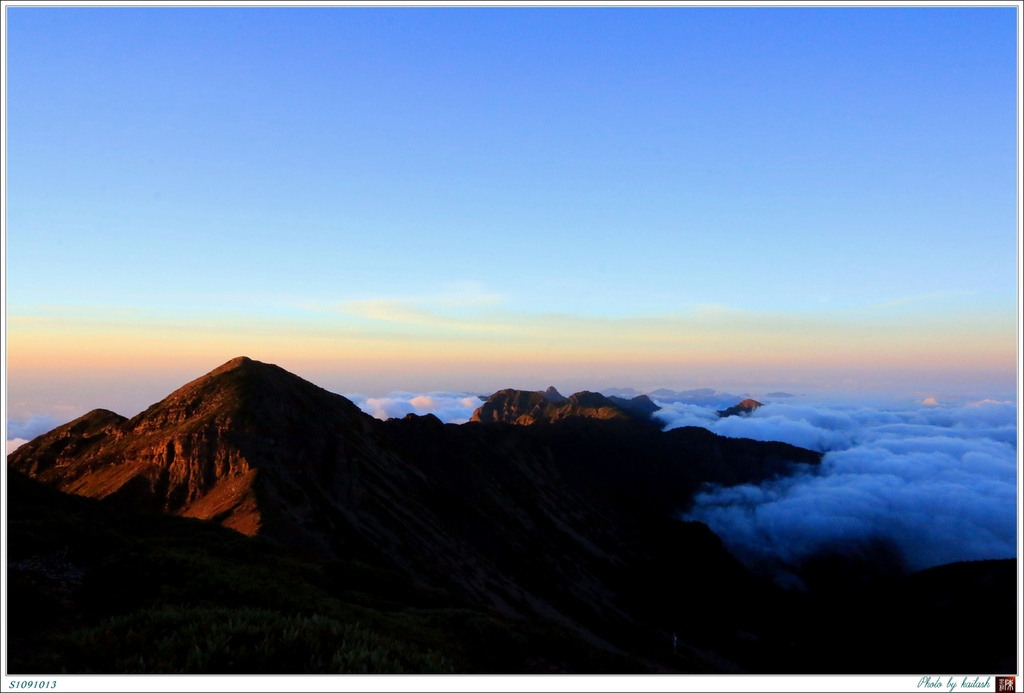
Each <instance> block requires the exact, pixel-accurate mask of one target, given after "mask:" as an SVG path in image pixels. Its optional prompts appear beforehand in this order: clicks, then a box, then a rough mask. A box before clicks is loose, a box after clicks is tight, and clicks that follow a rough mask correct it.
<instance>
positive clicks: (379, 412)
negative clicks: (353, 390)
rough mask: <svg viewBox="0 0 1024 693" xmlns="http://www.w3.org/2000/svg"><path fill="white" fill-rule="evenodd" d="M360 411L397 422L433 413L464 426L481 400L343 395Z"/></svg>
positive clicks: (448, 394)
mask: <svg viewBox="0 0 1024 693" xmlns="http://www.w3.org/2000/svg"><path fill="white" fill-rule="evenodd" d="M345 396H346V397H347V398H348V399H350V400H351V401H352V402H354V403H355V404H356V406H358V407H359V408H360V409H362V410H363V411H364V412H366V413H367V414H369V415H370V416H374V417H376V418H378V419H382V420H385V419H400V418H402V417H403V416H405V415H407V414H416V415H417V416H423V415H425V414H433V415H434V416H436V417H437V418H439V419H441V421H443V422H444V423H465V422H467V421H469V417H471V416H472V415H473V412H474V411H476V410H477V408H478V407H479V406H480V405H481V404H483V400H482V399H480V398H479V397H476V396H473V395H465V394H457V393H452V392H431V393H428V394H425V395H420V394H413V393H411V392H392V393H391V394H389V395H388V396H386V397H365V396H363V395H345Z"/></svg>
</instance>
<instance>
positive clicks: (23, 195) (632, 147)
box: [5, 7, 1019, 415]
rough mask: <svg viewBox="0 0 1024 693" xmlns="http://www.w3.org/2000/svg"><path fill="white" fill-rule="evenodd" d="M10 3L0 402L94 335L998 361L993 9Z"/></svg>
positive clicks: (503, 356)
mask: <svg viewBox="0 0 1024 693" xmlns="http://www.w3.org/2000/svg"><path fill="white" fill-rule="evenodd" d="M6 12H7V18H6V21H7V25H6V31H7V41H8V43H7V55H6V57H5V60H6V70H7V100H6V106H7V128H8V130H7V133H8V139H7V147H6V156H7V173H8V180H7V198H6V203H7V218H6V238H7V257H6V261H7V267H6V271H7V276H6V281H7V318H8V331H9V336H10V339H9V341H8V355H9V362H8V367H9V372H8V377H9V382H10V383H11V388H12V390H15V389H16V390H17V392H18V393H19V394H18V395H17V396H16V397H12V401H15V400H17V401H21V400H19V399H18V397H21V394H20V393H27V392H28V391H29V390H31V389H32V388H33V387H37V388H38V387H39V385H38V383H39V382H41V381H40V378H43V377H44V374H50V375H52V374H53V373H57V372H60V373H64V374H71V373H74V372H81V371H82V370H83V369H86V370H87V369H90V368H91V369H93V370H95V369H96V368H99V366H96V365H95V363H98V362H99V361H102V360H103V359H102V358H101V355H102V353H103V350H104V349H107V346H105V345H111V344H114V343H117V344H118V345H119V346H118V347H117V348H116V349H114V350H113V351H109V353H110V354H112V355H111V356H110V358H109V359H108V360H109V361H111V363H110V364H107V365H106V366H103V368H106V369H107V370H106V371H104V372H109V373H114V372H115V371H116V370H117V369H116V368H115V366H116V365H117V364H118V363H122V364H128V363H130V364H131V366H132V368H135V371H136V376H137V374H138V373H141V372H143V371H145V370H146V369H147V368H148V369H150V370H160V369H161V368H163V369H164V370H165V371H167V372H170V370H173V369H174V368H177V370H175V371H174V373H175V377H178V375H179V374H182V373H186V372H190V373H194V374H195V375H199V374H200V373H202V372H204V371H206V370H209V369H212V368H213V367H215V366H217V365H219V364H220V363H222V362H224V361H226V360H228V359H229V358H231V357H233V356H237V355H239V354H241V353H247V354H248V355H250V356H252V357H254V358H260V359H261V360H271V361H276V362H279V363H281V365H283V366H286V367H291V368H292V369H294V370H297V371H299V372H302V373H304V374H314V373H315V374H318V375H320V377H321V379H322V378H324V377H328V379H330V378H336V382H337V383H338V385H337V386H338V387H342V388H343V387H344V386H345V383H346V382H350V381H349V380H345V377H349V378H350V380H351V379H352V378H354V379H355V380H357V381H358V382H357V383H356V384H357V385H358V387H359V389H360V390H362V391H364V392H369V391H370V390H373V389H374V387H376V390H377V392H387V391H390V390H394V389H414V388H415V387H416V386H417V385H420V384H422V386H423V387H432V388H445V387H447V388H451V387H463V386H465V387H467V388H471V387H472V385H473V383H479V385H478V388H479V389H482V390H485V389H487V388H496V387H506V386H519V385H521V384H522V383H520V382H511V381H510V380H515V379H516V378H520V379H527V378H528V377H529V374H531V373H538V372H542V373H543V375H544V377H546V378H549V379H550V378H556V379H557V377H558V374H559V373H565V378H566V379H567V380H573V379H575V380H574V381H573V383H572V384H566V383H557V382H556V384H560V385H561V386H562V387H565V388H566V389H569V390H572V389H574V387H573V385H578V386H580V388H579V389H582V387H584V386H587V385H588V384H589V383H590V382H593V381H594V380H596V379H597V375H598V374H601V375H602V376H607V377H608V378H616V379H617V381H616V382H608V383H604V384H605V385H608V386H610V385H622V386H626V385H631V386H639V387H641V388H643V387H645V386H647V387H650V388H654V387H658V386H669V387H686V386H698V385H711V386H723V385H725V384H726V382H727V381H728V380H729V379H730V377H732V376H733V375H735V372H736V367H737V365H738V364H741V363H742V364H744V365H745V366H746V370H744V371H743V376H742V378H741V379H746V381H747V382H752V381H754V380H757V374H758V373H759V372H760V373H765V372H768V371H770V372H771V377H770V378H768V377H766V378H764V379H763V382H764V386H765V387H766V388H768V387H772V386H778V385H782V386H785V385H786V384H787V383H790V384H792V383H794V382H796V384H797V385H803V386H805V387H812V386H819V387H829V386H831V385H834V384H835V383H834V382H831V381H835V382H839V381H840V380H842V381H843V382H845V383H847V385H851V383H852V385H851V387H852V386H855V385H856V382H857V381H858V379H862V377H861V376H857V375H855V376H850V375H849V374H845V375H843V376H841V377H840V376H839V375H836V376H835V377H834V378H831V380H830V376H829V372H830V371H829V369H830V368H831V367H832V366H835V365H837V364H840V363H841V364H842V365H847V366H848V365H850V364H854V365H857V364H860V366H862V367H863V369H864V370H865V372H867V371H868V370H875V371H880V370H881V371H886V372H889V371H892V372H895V371H907V369H908V368H909V367H911V366H913V365H914V363H915V358H916V357H915V356H914V353H915V349H923V350H924V351H925V352H928V351H929V350H930V349H933V348H935V349H937V351H936V353H935V355H934V357H933V358H930V357H929V356H928V354H927V353H925V354H924V356H923V358H922V361H923V365H922V367H921V370H920V372H919V373H918V372H917V371H915V373H917V375H918V376H919V377H916V378H912V379H911V380H912V382H909V381H908V383H907V384H904V385H901V386H900V387H902V388H903V389H904V390H907V391H910V390H913V391H914V392H919V393H927V392H933V391H938V390H939V389H941V388H943V387H946V388H947V389H948V388H949V387H954V386H955V387H963V383H964V381H965V379H966V380H968V381H969V380H970V378H971V377H973V376H972V374H977V378H978V379H979V382H980V380H984V381H985V384H984V387H986V388H989V389H991V388H1002V390H1004V391H1010V392H1011V393H1012V390H1013V389H1014V387H1015V385H1014V374H1015V368H1016V342H1015V337H1016V301H1017V259H1016V258H1017V238H1018V221H1017V205H1018V201H1017V194H1018V184H1019V183H1018V180H1017V177H1016V167H1017V163H1018V162H1017V146H1018V145H1017V117H1018V116H1017V110H1016V109H1017V102H1018V96H1017V90H1016V86H1017V74H1016V67H1017V58H1016V54H1017V37H1016V22H1017V18H1016V12H1017V10H1016V9H1015V8H1012V7H1002V8H993V7H988V8H948V7H945V8H909V9H908V8H881V7H875V8H758V9H751V8H733V7H729V8H724V7H723V8H685V7H675V8H672V7H657V8H525V9H524V8H425V7H418V8H404V9H402V8H340V7H336V8H319V9H310V8H154V7H148V8H134V9H126V8H116V9H114V8H84V7H79V8H49V7H44V8H25V7H10V8H7V10H6ZM286 333H287V334H291V335H294V338H293V339H291V340H290V341H289V340H284V339H283V337H281V335H283V334H286ZM698 333H699V334H700V335H702V337H701V338H700V339H697V340H696V341H693V340H694V339H696V338H694V337H693V336H692V335H694V334H698ZM86 334H87V335H88V337H83V335H86ZM167 335H177V336H176V337H174V338H167ZM630 336H632V338H633V341H632V342H631V341H630ZM175 339H178V340H180V343H179V342H178V341H175ZM275 340H276V341H275ZM286 342H287V343H286ZM736 343H747V344H751V345H753V346H754V347H755V348H754V349H752V350H750V352H749V353H747V354H746V358H747V360H746V361H744V360H743V359H744V355H743V353H741V351H739V350H737V351H736V352H735V353H732V352H730V351H729V348H730V347H729V345H732V344H736ZM915 343H917V344H918V346H917V347H915V346H914V344H915ZM61 344H63V345H65V347H66V348H63V349H62V348H60V346H59V345H61ZM659 344H661V345H663V348H662V347H659V346H658V345H659ZM814 344H821V345H822V349H821V350H822V351H833V352H834V351H835V350H836V349H840V351H841V350H842V349H849V353H846V352H843V353H842V354H840V355H839V356H836V359H837V360H835V361H829V360H828V359H826V358H824V357H822V359H823V360H821V361H820V363H817V362H816V363H814V364H810V365H813V366H814V367H815V368H816V369H817V370H815V371H814V373H813V375H809V373H810V371H809V370H807V368H805V366H807V365H808V364H807V363H806V361H807V358H808V356H807V354H809V353H811V352H812V351H813V348H812V347H813V345H814ZM41 345H45V348H44V347H43V346H41ZM159 345H164V346H163V347H160V346H159ZM203 345H206V346H203ZM559 345H562V346H559ZM602 345H606V348H605V347H604V346H602ZM758 345H765V346H763V347H762V348H757V347H758ZM837 345H839V346H837ZM531 349H532V350H533V351H531ZM560 349H561V350H560ZM602 349H604V350H603V351H602ZM489 350H493V353H494V354H495V356H494V359H493V360H492V361H488V359H487V358H486V357H485V355H486V353H488V352H489ZM766 351H769V352H771V353H768V354H766V353H765V352H766ZM186 352H187V357H188V358H187V359H185V356H182V354H186ZM235 352H237V353H235ZM527 352H529V353H530V354H531V355H530V357H529V358H527V357H526V355H527ZM583 352H585V354H583V355H582V356H581V357H580V361H581V362H583V361H585V362H586V363H588V364H589V366H588V367H587V368H576V369H575V370H574V369H573V368H572V367H570V365H568V364H570V362H572V361H573V354H575V353H583ZM381 354H387V355H388V358H390V359H391V361H388V360H387V359H384V357H383V356H380V355H381ZM520 354H522V355H523V356H522V358H521V359H519V356H518V355H520ZM552 354H553V356H552ZM672 354H682V356H680V357H679V358H678V360H676V361H673V357H672ZM723 354H726V356H723ZM377 356H380V358H379V359H377V360H376V361H375V360H374V359H375V358H376V357H377ZM549 356H550V357H551V358H549ZM840 356H841V359H840ZM90 359H91V361H90ZM182 359H185V360H182ZM381 359H384V360H381ZM787 359H788V360H787ZM186 361H187V363H186ZM399 361H400V362H401V363H402V368H397V367H394V364H395V363H398V362H399ZM519 361H521V363H520V365H521V367H520V368H518V370H517V369H516V368H514V367H513V366H512V365H510V364H512V363H513V362H519ZM143 362H146V363H145V364H143ZM356 363H358V364H359V365H358V367H356V366H353V365H352V364H356ZM169 364H176V365H173V367H172V365H169ZM202 364H205V365H204V366H202V367H201V365H202ZM346 364H348V365H347V366H346ZM652 364H653V365H652ZM620 365H621V367H620ZM954 365H956V366H957V367H958V368H960V369H961V370H964V369H965V370H964V372H966V373H967V375H966V376H965V375H964V374H963V372H962V373H961V374H960V376H959V378H960V379H959V380H957V381H956V383H950V382H947V381H944V380H942V378H941V377H939V376H937V375H936V374H941V373H942V372H943V371H944V370H945V371H948V370H949V369H950V368H951V367H952V366H954ZM126 368H127V366H126ZM168 369H170V370H168ZM303 369H305V370H303ZM887 369H888V370H887ZM910 370H913V368H910ZM353 371H358V377H356V375H355V374H354V373H353ZM125 372H127V370H126V371H125ZM427 372H429V373H431V374H432V377H431V378H427V379H423V378H420V379H419V380H417V379H416V377H414V376H417V374H422V373H427ZM332 374H333V375H332ZM346 374H347V375H346ZM731 374H732V375H731ZM136 376H133V377H136ZM499 376H500V379H501V382H499V381H498V380H499ZM47 377H49V376H47ZM61 377H65V376H61ZM67 377H70V376H67ZM127 377H128V376H125V378H127ZM851 377H852V380H851ZM886 377H888V376H886ZM403 378H404V380H403ZM474 378H475V379H474ZM629 379H632V380H631V381H630V382H626V381H627V380H629ZM883 380H884V378H883ZM321 381H322V380H321ZM583 381H588V382H583ZM124 382H125V383H127V382H128V381H127V380H125V381H124ZM168 382H169V379H168ZM33 383H35V384H33ZM374 383H377V384H376V386H375V385H374ZM530 384H531V385H532V384H533V383H532V382H531V383H530ZM539 384H541V383H538V385H539ZM128 386H129V385H128V384H124V387H128ZM595 389H596V388H595ZM22 399H24V401H26V402H27V401H29V399H30V398H28V395H27V394H26V395H25V396H24V397H23V398H22ZM33 401H37V400H33ZM150 401H152V400H150ZM146 403H148V402H146ZM25 406H26V407H27V406H28V405H25ZM97 406H99V404H97ZM24 413H25V415H28V414H29V413H33V412H28V411H25V412H24Z"/></svg>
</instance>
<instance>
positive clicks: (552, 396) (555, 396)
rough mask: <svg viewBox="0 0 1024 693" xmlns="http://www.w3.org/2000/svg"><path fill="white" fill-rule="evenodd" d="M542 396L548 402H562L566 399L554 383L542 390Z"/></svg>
mask: <svg viewBox="0 0 1024 693" xmlns="http://www.w3.org/2000/svg"><path fill="white" fill-rule="evenodd" d="M544 397H545V399H547V400H548V401H549V402H553V403H555V404H562V403H563V402H565V400H566V399H567V398H566V396H565V395H563V394H562V393H561V392H559V391H558V390H556V389H555V386H554V385H552V386H551V387H549V388H548V389H547V390H545V391H544Z"/></svg>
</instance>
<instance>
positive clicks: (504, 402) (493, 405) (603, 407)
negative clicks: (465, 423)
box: [470, 387, 660, 426]
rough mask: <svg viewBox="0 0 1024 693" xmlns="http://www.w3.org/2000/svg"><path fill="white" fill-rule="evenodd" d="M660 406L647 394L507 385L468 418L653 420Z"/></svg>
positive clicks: (529, 422) (528, 421)
mask: <svg viewBox="0 0 1024 693" xmlns="http://www.w3.org/2000/svg"><path fill="white" fill-rule="evenodd" d="M659 408H660V407H658V405H656V404H655V403H654V402H652V401H651V400H650V398H648V397H647V396H646V395H641V396H639V397H635V398H633V399H623V398H621V397H605V396H604V395H602V394H600V393H599V392H588V391H583V392H577V393H575V394H573V395H570V396H569V397H563V396H562V395H561V394H559V392H558V390H555V388H553V387H549V388H548V389H547V390H546V391H545V392H532V391H528V390H515V389H506V390H500V391H498V392H496V393H494V394H493V395H491V396H490V397H489V398H488V399H487V401H486V402H484V403H483V405H481V406H480V407H479V408H478V409H477V410H476V411H475V412H473V416H472V417H471V418H470V421H482V422H490V423H496V422H503V423H512V424H518V425H521V426H529V425H533V424H538V423H551V422H554V421H560V420H562V419H567V418H570V417H585V418H590V419H606V420H607V419H618V420H625V421H645V422H652V421H653V420H652V419H651V414H652V413H654V412H655V411H657V410H658V409H659Z"/></svg>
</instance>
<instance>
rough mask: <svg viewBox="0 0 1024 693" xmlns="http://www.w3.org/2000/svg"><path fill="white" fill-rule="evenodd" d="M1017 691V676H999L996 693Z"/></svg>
mask: <svg viewBox="0 0 1024 693" xmlns="http://www.w3.org/2000/svg"><path fill="white" fill-rule="evenodd" d="M1016 690H1017V677H1016V676H997V677H996V692H997V693H1004V692H1005V693H1013V691H1016Z"/></svg>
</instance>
